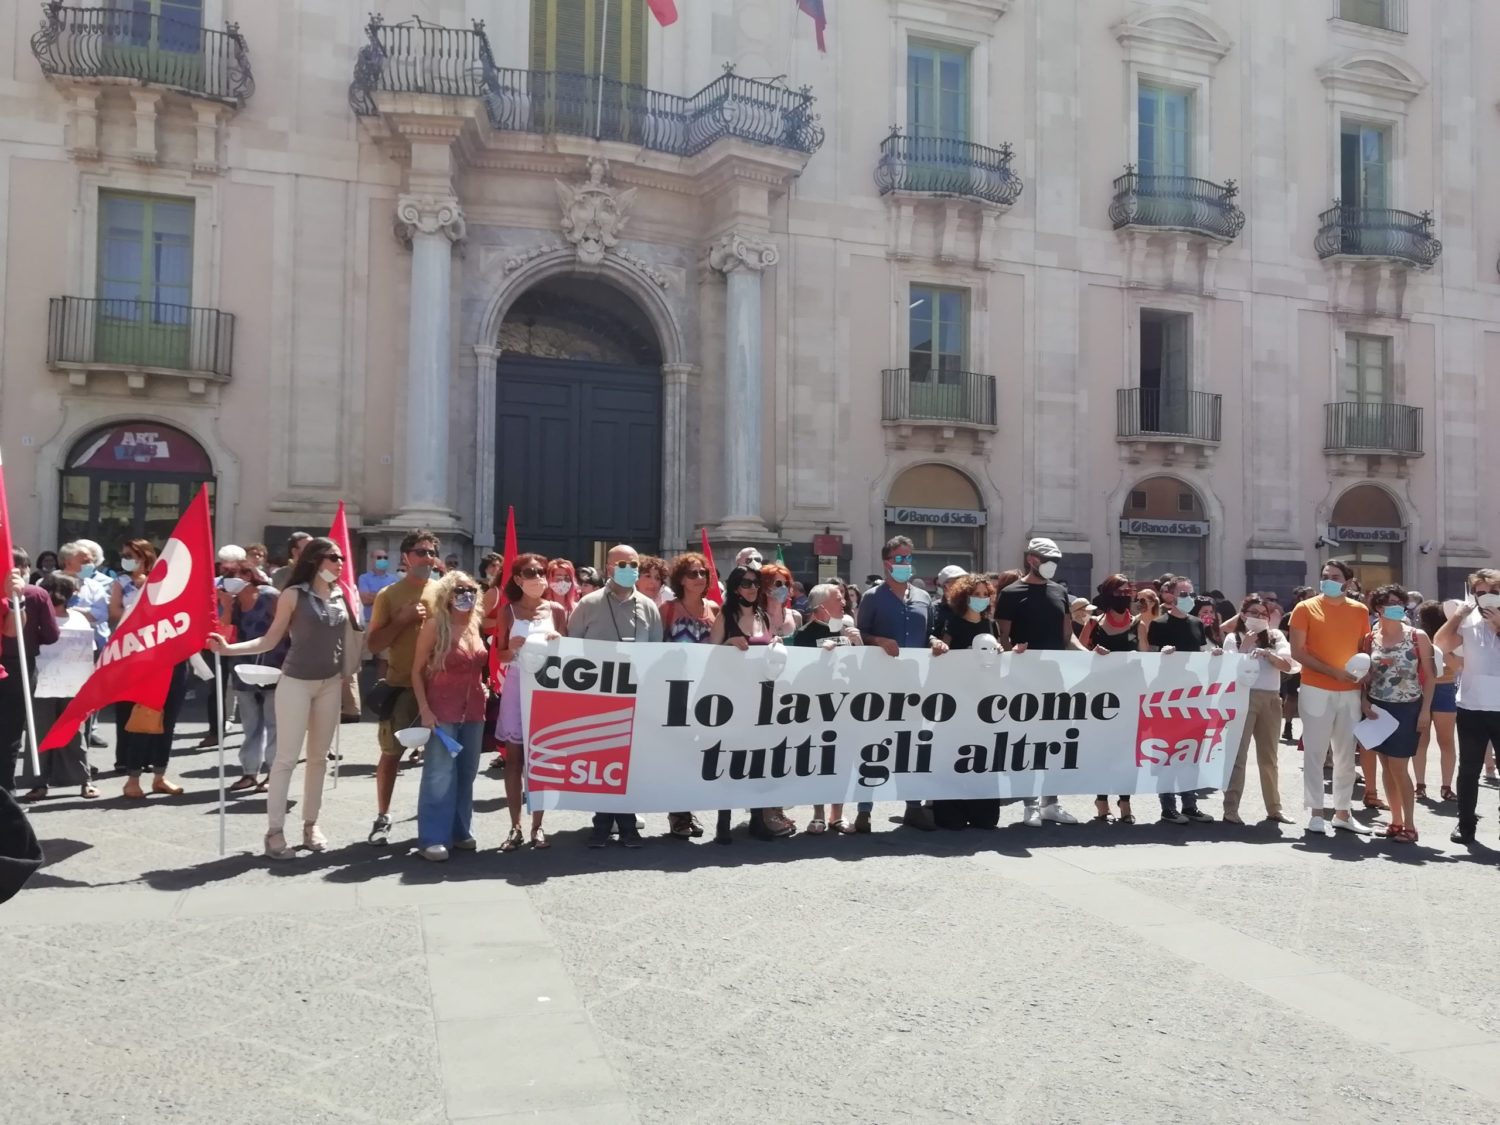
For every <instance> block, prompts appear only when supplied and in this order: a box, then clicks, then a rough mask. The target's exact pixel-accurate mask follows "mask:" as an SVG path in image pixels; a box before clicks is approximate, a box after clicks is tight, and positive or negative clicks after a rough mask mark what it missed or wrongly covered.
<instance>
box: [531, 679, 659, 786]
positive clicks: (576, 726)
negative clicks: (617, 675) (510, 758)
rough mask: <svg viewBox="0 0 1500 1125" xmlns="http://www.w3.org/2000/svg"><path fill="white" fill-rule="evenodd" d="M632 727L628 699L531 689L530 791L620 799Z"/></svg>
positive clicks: (631, 703)
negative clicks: (548, 790)
mask: <svg viewBox="0 0 1500 1125" xmlns="http://www.w3.org/2000/svg"><path fill="white" fill-rule="evenodd" d="M634 727H635V701H634V700H633V699H623V698H621V697H620V696H618V695H581V694H577V693H574V692H566V691H542V690H538V691H533V692H532V693H531V734H530V737H529V739H528V742H529V748H528V750H527V760H528V770H527V772H528V773H529V774H530V780H531V787H532V788H533V789H537V790H541V789H560V790H566V791H567V792H569V793H609V794H615V795H623V794H624V793H625V791H626V790H627V789H628V788H629V785H630V736H631V732H632V730H633V729H634Z"/></svg>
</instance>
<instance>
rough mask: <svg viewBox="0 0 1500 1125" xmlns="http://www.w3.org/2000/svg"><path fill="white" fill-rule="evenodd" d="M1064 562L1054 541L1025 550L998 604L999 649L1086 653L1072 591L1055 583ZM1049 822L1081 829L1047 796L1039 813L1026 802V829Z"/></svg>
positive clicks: (1030, 801) (1040, 542)
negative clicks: (1021, 567)
mask: <svg viewBox="0 0 1500 1125" xmlns="http://www.w3.org/2000/svg"><path fill="white" fill-rule="evenodd" d="M1061 558H1062V551H1061V550H1060V549H1059V548H1058V546H1057V544H1056V543H1054V542H1053V541H1052V540H1050V539H1045V538H1042V537H1037V538H1035V539H1033V540H1032V541H1031V542H1030V543H1028V544H1026V556H1025V564H1026V573H1025V576H1024V577H1023V578H1021V579H1019V580H1017V581H1015V582H1012V583H1011V584H1010V585H1009V586H1007V587H1005V589H1003V590H1001V591H1000V596H999V597H998V598H997V599H996V600H995V627H996V628H997V629H998V630H999V633H1000V643H1001V644H1002V645H1004V646H1005V647H1006V648H1008V649H1010V651H1012V652H1014V653H1018V654H1019V653H1023V652H1026V651H1028V650H1030V649H1036V650H1038V651H1041V652H1057V651H1062V650H1066V649H1073V650H1076V651H1078V652H1083V651H1086V650H1085V649H1084V647H1083V645H1082V643H1080V641H1079V640H1078V637H1077V636H1076V635H1075V634H1074V632H1073V616H1072V613H1071V611H1070V607H1069V604H1068V591H1067V590H1066V589H1065V588H1064V587H1063V586H1062V584H1061V583H1058V582H1054V581H1053V580H1052V579H1053V578H1054V577H1055V576H1056V574H1057V563H1058V560H1059V559H1061ZM1044 820H1050V821H1054V822H1056V823H1057V824H1077V823H1078V818H1077V817H1076V816H1074V815H1073V814H1072V813H1070V812H1068V810H1067V809H1065V808H1063V807H1062V806H1061V805H1059V804H1058V803H1057V798H1056V797H1054V796H1043V797H1042V799H1041V802H1040V807H1038V802H1037V799H1036V798H1035V797H1027V798H1026V813H1025V816H1024V818H1023V820H1022V823H1024V824H1026V825H1027V826H1029V827H1031V828H1040V827H1041V826H1042V821H1044Z"/></svg>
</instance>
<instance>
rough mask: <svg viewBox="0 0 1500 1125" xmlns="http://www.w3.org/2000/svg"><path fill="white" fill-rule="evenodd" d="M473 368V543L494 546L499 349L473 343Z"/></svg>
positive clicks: (490, 345)
mask: <svg viewBox="0 0 1500 1125" xmlns="http://www.w3.org/2000/svg"><path fill="white" fill-rule="evenodd" d="M474 358H475V360H477V364H476V366H475V370H474V380H475V386H476V388H477V392H478V393H477V394H476V396H475V401H474V450H475V453H476V457H475V463H474V546H475V547H479V548H492V547H494V545H495V473H496V471H497V469H496V460H495V458H496V454H497V451H496V448H495V441H496V434H495V426H496V423H497V422H498V417H497V415H496V413H495V394H496V386H495V384H496V380H497V378H498V375H499V373H498V371H497V370H496V365H497V364H498V363H499V362H500V349H499V348H497V347H495V346H494V345H493V344H475V345H474Z"/></svg>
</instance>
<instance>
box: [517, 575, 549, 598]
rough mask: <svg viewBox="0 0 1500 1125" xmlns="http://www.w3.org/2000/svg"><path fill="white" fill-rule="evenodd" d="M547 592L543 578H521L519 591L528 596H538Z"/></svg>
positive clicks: (545, 581)
mask: <svg viewBox="0 0 1500 1125" xmlns="http://www.w3.org/2000/svg"><path fill="white" fill-rule="evenodd" d="M546 592H547V580H546V579H545V578H523V579H522V580H521V593H523V594H525V595H526V596H527V597H528V598H539V597H541V596H542V595H543V594H544V593H546Z"/></svg>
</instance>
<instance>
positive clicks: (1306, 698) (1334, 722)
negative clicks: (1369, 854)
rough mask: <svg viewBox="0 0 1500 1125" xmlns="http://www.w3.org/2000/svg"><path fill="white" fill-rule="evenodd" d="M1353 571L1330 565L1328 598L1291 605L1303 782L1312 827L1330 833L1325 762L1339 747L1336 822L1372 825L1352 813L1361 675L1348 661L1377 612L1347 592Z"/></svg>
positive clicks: (1325, 581)
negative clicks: (1298, 674)
mask: <svg viewBox="0 0 1500 1125" xmlns="http://www.w3.org/2000/svg"><path fill="white" fill-rule="evenodd" d="M1353 577H1354V571H1353V570H1351V569H1350V568H1349V567H1348V566H1346V565H1345V564H1343V563H1341V562H1330V563H1328V564H1327V565H1326V566H1324V567H1323V574H1322V581H1321V582H1319V584H1318V589H1319V590H1320V592H1321V594H1322V596H1321V597H1316V598H1308V599H1307V600H1306V601H1304V602H1299V603H1297V608H1296V609H1294V610H1292V617H1291V630H1290V631H1291V640H1292V659H1293V660H1295V661H1297V663H1298V664H1301V665H1302V690H1301V692H1300V693H1299V694H1298V698H1297V707H1298V710H1299V711H1300V712H1301V716H1302V787H1303V803H1304V804H1305V805H1306V806H1307V810H1308V818H1309V819H1308V822H1307V830H1308V831H1309V832H1315V833H1318V834H1319V835H1325V834H1327V832H1328V824H1327V823H1325V822H1324V820H1323V810H1324V808H1325V807H1326V804H1325V801H1324V796H1323V761H1324V759H1325V758H1326V757H1327V755H1328V751H1329V749H1330V748H1332V750H1333V798H1332V805H1333V819H1332V821H1331V822H1330V823H1331V824H1332V825H1333V827H1334V828H1338V829H1342V830H1343V831H1345V832H1355V833H1358V834H1359V835H1362V836H1368V835H1369V834H1370V829H1369V828H1367V827H1366V826H1365V825H1363V824H1361V823H1360V822H1359V821H1357V820H1355V819H1354V817H1353V816H1352V815H1350V812H1349V808H1350V806H1351V805H1352V804H1353V802H1354V725H1355V724H1356V723H1357V722H1359V720H1360V718H1361V708H1360V695H1359V684H1360V679H1361V677H1359V676H1356V675H1354V674H1353V673H1351V672H1350V671H1349V670H1348V669H1347V668H1346V667H1345V666H1346V665H1347V664H1348V663H1349V658H1350V657H1352V656H1353V655H1354V654H1355V653H1357V652H1359V651H1360V646H1361V643H1362V642H1363V641H1364V639H1365V636H1366V634H1368V633H1369V631H1370V613H1369V610H1367V609H1366V608H1365V607H1364V606H1363V605H1361V604H1360V603H1359V602H1357V601H1352V600H1350V599H1349V598H1347V597H1345V596H1344V584H1345V583H1346V582H1348V581H1349V580H1350V579H1352V578H1353Z"/></svg>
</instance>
